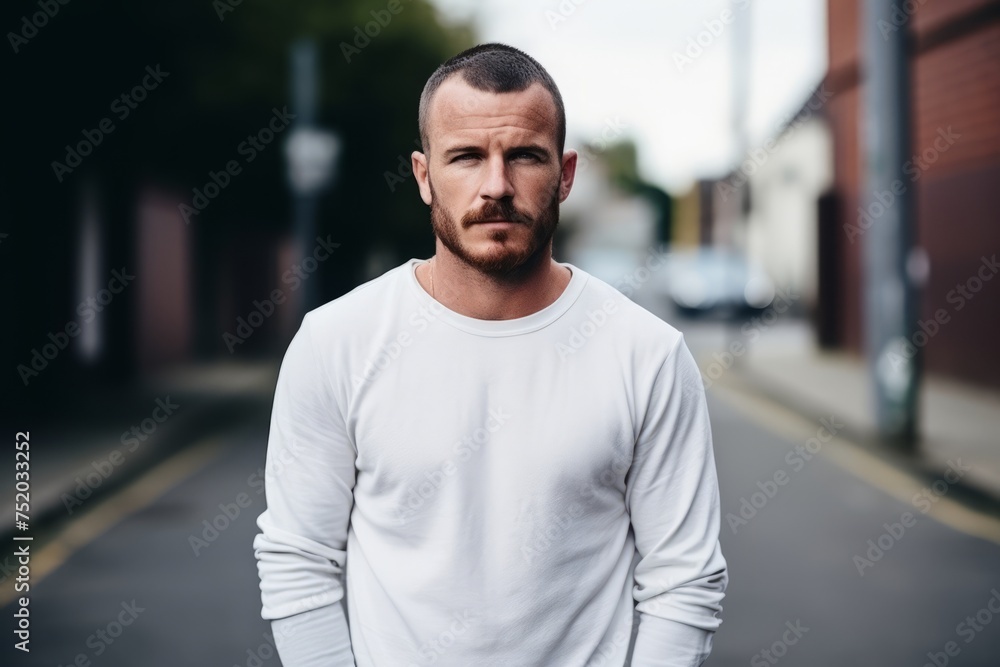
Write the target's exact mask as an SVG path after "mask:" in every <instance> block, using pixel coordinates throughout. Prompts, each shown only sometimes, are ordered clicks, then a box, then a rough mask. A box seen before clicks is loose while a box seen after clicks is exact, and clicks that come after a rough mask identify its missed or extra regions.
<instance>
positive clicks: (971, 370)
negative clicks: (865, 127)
mask: <svg viewBox="0 0 1000 667" xmlns="http://www.w3.org/2000/svg"><path fill="white" fill-rule="evenodd" d="M862 1H863V0H831V1H830V2H829V3H828V18H829V24H828V25H829V32H830V34H829V49H830V54H829V56H830V57H829V62H830V69H829V72H828V75H827V86H828V88H829V89H830V90H831V91H832V92H833V93H834V97H833V98H832V99H831V100H830V102H829V103H828V104H829V106H828V112H829V118H830V121H831V124H832V127H833V131H834V137H835V160H836V177H835V182H836V186H835V187H836V189H837V194H838V195H839V197H840V200H841V203H842V205H841V211H842V212H843V213H842V217H843V223H844V224H854V223H856V221H857V215H858V207H859V206H860V205H861V204H862V202H863V201H864V193H865V190H864V184H863V181H862V180H861V179H862V178H863V174H862V171H861V158H862V147H861V146H860V145H859V134H858V132H859V126H858V123H859V105H860V103H861V100H862V98H861V95H863V94H864V84H863V81H861V76H860V73H859V68H858V56H859V47H860V46H861V45H860V39H859V35H860V25H859V19H860V14H861V7H862V5H861V2H862ZM899 6H900V7H901V8H902V7H904V4H903V3H902V2H900V3H899ZM905 6H908V7H910V8H913V7H916V11H915V12H914V13H913V14H912V16H911V17H910V18H909V20H908V21H907V26H906V27H907V29H910V30H912V34H913V38H914V39H913V42H914V48H913V54H912V56H911V76H912V99H913V111H912V113H913V137H912V149H913V153H914V154H916V155H917V156H918V160H916V161H914V163H913V166H912V168H911V178H913V179H914V180H912V181H911V182H910V183H909V185H910V187H912V188H914V192H915V202H916V205H917V220H916V224H917V237H918V242H919V243H920V245H922V246H923V247H924V248H926V249H927V251H928V253H929V256H930V260H931V273H930V278H929V282H928V284H927V285H926V287H925V289H924V291H923V294H922V296H921V316H922V317H923V318H925V319H926V318H929V317H932V316H933V314H934V312H935V311H937V310H938V309H942V308H943V309H945V310H946V311H947V312H948V315H949V318H950V319H949V321H948V322H947V323H946V324H945V325H944V326H941V327H940V330H939V331H938V332H937V333H936V334H935V335H934V336H932V337H931V338H930V339H929V341H928V342H927V344H926V346H925V347H924V351H925V360H926V364H927V369H928V370H929V371H931V372H939V373H942V374H947V375H952V376H955V377H957V378H961V379H965V380H971V381H974V382H980V383H984V384H988V385H992V386H1000V352H998V351H997V350H996V343H997V341H998V340H1000V335H998V332H1000V275H997V276H996V277H995V278H994V279H993V280H992V281H989V282H984V283H983V284H982V287H981V289H980V291H978V292H976V293H974V294H973V295H972V298H966V297H964V296H962V294H961V293H960V292H957V291H955V290H956V287H957V286H958V285H960V284H966V283H967V282H968V281H970V280H972V283H971V287H975V286H976V281H975V278H977V271H979V270H980V267H981V266H982V260H981V258H982V257H983V256H985V257H987V258H989V257H991V256H992V255H993V254H997V255H998V256H1000V205H998V204H1000V202H998V199H997V195H998V194H1000V74H998V68H997V64H998V63H1000V2H990V1H988V0H949V2H933V1H931V0H923V2H920V0H915V1H912V2H910V3H908V5H905ZM949 128H950V131H949ZM945 137H951V139H950V140H947V141H946V140H945ZM949 141H951V142H952V143H950V144H949ZM935 142H937V143H936V144H935ZM916 174H919V176H915V175H916ZM863 243H864V237H863V236H862V237H860V238H859V239H857V240H856V241H855V242H853V243H851V242H850V241H848V240H846V238H845V240H844V246H843V250H844V251H843V253H841V255H842V257H843V267H842V268H843V270H842V271H841V277H840V300H841V303H840V304H839V305H840V312H842V313H844V318H843V321H842V324H841V331H840V338H841V340H842V342H843V344H844V346H845V347H847V348H849V349H852V350H855V351H858V352H861V351H862V349H863V320H862V314H863V293H862V290H863V280H862V270H863V267H862V265H861V248H862V244H863ZM986 273H988V272H986V271H985V270H984V275H985V274H986ZM949 297H950V299H949ZM959 303H961V307H960V308H959Z"/></svg>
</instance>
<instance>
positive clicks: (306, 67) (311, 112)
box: [285, 39, 340, 322]
mask: <svg viewBox="0 0 1000 667" xmlns="http://www.w3.org/2000/svg"><path fill="white" fill-rule="evenodd" d="M317 60H318V57H317V49H316V43H315V41H313V40H311V39H301V40H299V41H297V42H295V43H294V44H293V45H292V51H291V80H292V90H291V94H292V113H294V114H295V120H294V121H293V124H292V129H291V131H290V132H289V135H288V140H287V142H286V144H285V154H286V157H287V159H288V178H289V183H290V185H291V188H292V193H293V197H292V200H293V204H292V206H293V227H294V229H293V234H294V241H295V258H296V260H295V261H296V263H298V264H299V265H300V266H302V264H303V262H304V261H315V260H314V259H313V258H312V256H311V255H312V250H313V248H314V247H315V244H316V204H317V201H318V200H319V195H320V193H321V192H322V190H323V188H325V187H326V186H327V185H328V184H329V183H330V181H332V180H333V169H334V163H335V161H336V157H337V155H338V154H339V152H340V140H339V139H338V137H337V135H335V134H333V133H331V132H326V131H323V130H321V129H319V128H318V127H317V124H316V109H317V107H318V102H317V99H318V97H319V73H318V69H319V67H318V64H317ZM305 268H306V269H307V270H308V268H309V267H308V266H306V267H305ZM318 283H319V276H317V275H309V277H308V279H304V280H303V282H302V287H301V290H302V292H301V295H300V296H299V299H298V305H299V321H300V322H301V320H302V317H304V316H305V314H306V313H307V312H309V311H310V310H312V309H313V308H316V307H317V306H319V305H320V303H319V297H318V295H319V284H318Z"/></svg>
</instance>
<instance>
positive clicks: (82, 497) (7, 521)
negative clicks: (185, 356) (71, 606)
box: [0, 362, 278, 537]
mask: <svg viewBox="0 0 1000 667" xmlns="http://www.w3.org/2000/svg"><path fill="white" fill-rule="evenodd" d="M277 370H278V367H277V363H276V362H275V363H259V364H240V365H238V364H216V365H210V366H193V367H184V368H178V369H175V370H173V371H171V372H170V373H169V374H163V375H159V376H157V377H156V378H154V379H152V380H150V381H148V382H146V383H144V384H143V385H141V386H136V387H130V388H122V389H120V390H119V391H118V392H117V393H116V394H115V395H110V396H83V397H81V398H80V400H81V402H87V404H88V407H86V408H84V409H83V410H80V411H78V412H77V413H75V414H73V415H69V414H68V413H67V414H60V413H59V412H58V411H55V410H54V411H53V414H52V415H51V418H50V423H49V424H34V425H27V428H28V430H30V431H31V441H30V442H31V477H30V483H31V491H30V493H31V495H30V498H31V503H30V512H29V516H30V525H31V528H30V530H31V531H32V532H35V531H36V530H38V529H44V528H46V527H47V526H51V525H53V524H56V523H58V522H60V521H62V520H65V519H67V518H72V517H74V516H78V515H79V514H80V513H81V512H82V511H85V510H86V509H88V508H89V507H91V506H92V504H93V503H95V502H96V501H97V499H98V498H100V497H101V496H106V495H108V494H109V493H110V492H112V491H114V490H116V489H118V488H121V487H122V486H124V485H126V484H128V483H129V482H131V481H132V480H134V479H135V478H136V477H138V476H139V475H141V474H143V473H144V472H145V471H147V470H149V469H151V468H152V467H154V466H155V465H157V464H158V463H160V462H162V461H163V460H165V459H166V458H168V457H170V456H171V455H172V454H174V453H176V452H178V451H180V450H182V449H184V448H185V447H187V446H188V445H191V444H193V443H195V442H197V441H199V440H201V439H202V438H205V437H207V436H209V435H211V434H213V433H217V432H219V431H221V430H224V429H226V428H229V427H231V426H232V425H234V424H236V423H239V422H240V421H244V420H246V419H247V418H248V417H249V416H250V415H253V414H259V413H260V411H261V410H268V409H270V400H271V392H272V391H273V390H274V381H275V378H276V376H277ZM0 495H2V496H3V497H5V498H11V499H13V498H14V476H13V475H9V476H5V477H4V478H3V479H2V480H0ZM14 518H15V517H14V504H13V502H10V503H4V504H3V505H0V536H8V537H9V536H10V535H11V534H13V533H14V532H15V524H14Z"/></svg>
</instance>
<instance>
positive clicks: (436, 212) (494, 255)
mask: <svg viewBox="0 0 1000 667" xmlns="http://www.w3.org/2000/svg"><path fill="white" fill-rule="evenodd" d="M428 183H429V184H430V189H431V226H432V227H433V229H434V235H435V236H437V238H439V239H440V240H441V243H442V244H443V245H444V247H445V248H447V249H448V250H449V251H450V252H451V253H452V254H453V255H455V256H456V257H457V258H458V259H459V260H461V261H462V262H463V263H465V264H466V265H468V266H470V267H472V268H473V269H475V270H477V271H479V272H480V273H482V274H484V275H486V276H489V277H490V278H493V279H494V280H498V279H500V280H502V279H510V278H513V277H515V276H516V275H518V274H522V273H524V272H525V271H529V270H530V269H531V268H533V267H534V266H537V264H538V262H540V261H541V260H542V259H544V258H545V257H546V254H547V248H548V244H549V241H551V239H552V236H553V234H555V231H556V227H557V226H558V225H559V189H558V183H557V186H556V187H555V188H553V190H552V192H553V195H552V198H551V200H550V201H549V202H548V204H546V206H545V207H544V208H543V209H542V212H541V213H540V214H539V215H538V217H537V218H532V217H531V216H529V215H527V214H525V213H523V212H521V211H519V210H517V209H516V208H515V207H514V204H513V202H512V201H511V200H510V199H509V198H504V199H496V200H487V201H486V202H485V203H484V204H483V206H482V207H481V208H480V209H479V210H478V211H474V212H469V213H466V214H465V215H463V216H462V219H461V220H460V221H456V220H455V218H454V217H453V216H452V215H451V214H450V213H448V211H446V210H445V208H444V207H443V206H441V204H440V199H438V197H437V196H436V195H435V194H434V184H433V183H432V182H431V181H430V175H428ZM491 218H493V219H496V218H501V219H503V220H509V221H511V222H514V223H517V224H519V225H525V226H527V227H528V228H529V229H530V230H531V234H530V236H529V237H528V240H527V241H524V240H523V237H522V236H521V235H520V234H518V235H516V236H514V235H512V234H511V233H510V230H506V229H494V230H492V231H491V232H490V233H489V239H490V241H492V242H493V243H492V247H491V249H490V250H488V251H485V252H476V251H474V250H473V249H471V248H469V247H468V246H467V245H465V244H464V243H463V241H462V230H465V229H469V228H470V227H471V226H472V225H474V224H476V223H479V222H483V221H485V220H489V219H491Z"/></svg>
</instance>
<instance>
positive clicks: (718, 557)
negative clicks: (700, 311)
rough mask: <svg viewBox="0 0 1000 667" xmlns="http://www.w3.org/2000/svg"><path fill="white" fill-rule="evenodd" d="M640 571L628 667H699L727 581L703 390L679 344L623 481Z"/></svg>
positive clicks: (662, 372) (666, 363) (657, 384)
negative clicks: (635, 629) (636, 622)
mask: <svg viewBox="0 0 1000 667" xmlns="http://www.w3.org/2000/svg"><path fill="white" fill-rule="evenodd" d="M625 505H626V507H627V508H628V511H629V515H630V517H631V520H632V528H633V531H634V533H635V545H636V550H637V551H638V554H639V557H640V559H639V562H638V563H637V564H636V567H635V586H634V588H633V591H632V592H633V597H634V598H635V600H636V609H637V610H638V612H639V619H640V622H639V630H638V635H637V636H636V642H635V647H634V650H633V653H632V665H633V667H698V665H701V664H702V662H704V661H705V659H706V658H708V655H709V653H710V652H711V650H712V638H713V636H714V633H715V630H717V629H718V627H719V625H720V624H721V623H722V621H721V619H719V618H718V617H717V613H718V612H720V611H721V610H722V605H721V602H722V599H723V597H724V596H725V591H726V586H727V585H728V581H729V575H728V570H727V566H726V560H725V558H724V557H723V555H722V550H721V548H720V546H719V524H720V518H719V485H718V478H717V475H716V470H715V455H714V452H713V450H712V432H711V427H710V425H709V419H708V407H707V405H706V402H705V390H704V386H703V384H702V381H701V375H700V372H699V370H698V366H697V364H696V363H695V361H694V358H693V357H692V356H691V352H690V351H689V350H688V348H687V345H686V344H685V343H684V340H683V338H681V339H679V340H678V341H677V343H676V344H675V346H674V349H673V350H672V351H671V352H670V355H669V356H668V357H667V359H666V360H665V361H664V362H663V365H662V366H661V367H660V369H659V372H658V373H657V376H656V379H655V381H654V385H653V391H652V393H651V396H650V401H649V405H648V408H647V410H646V415H645V418H644V421H643V424H642V427H641V430H640V433H639V437H638V439H637V440H636V447H635V455H634V457H633V460H632V467H631V469H630V470H629V472H628V475H627V477H626V493H625Z"/></svg>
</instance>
